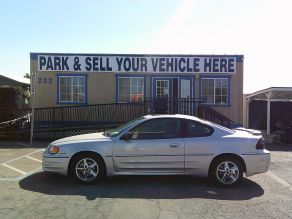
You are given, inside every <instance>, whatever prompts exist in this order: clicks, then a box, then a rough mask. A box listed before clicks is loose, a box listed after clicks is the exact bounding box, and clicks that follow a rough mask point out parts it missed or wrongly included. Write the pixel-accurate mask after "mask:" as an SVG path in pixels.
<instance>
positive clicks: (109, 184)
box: [0, 142, 292, 219]
mask: <svg viewBox="0 0 292 219" xmlns="http://www.w3.org/2000/svg"><path fill="white" fill-rule="evenodd" d="M46 145H47V143H44V142H39V143H35V144H34V145H33V147H31V146H29V145H27V144H26V143H23V142H0V164H1V165H0V188H1V193H0V218H167V219H170V218H292V168H291V167H292V145H290V146H289V145H273V146H270V147H269V149H270V150H271V152H272V163H271V168H270V170H269V171H268V172H267V173H264V174H260V175H256V176H253V177H249V178H246V179H245V180H244V181H243V183H241V184H240V185H239V186H238V187H235V188H229V189H224V188H218V187H216V186H214V185H212V184H210V183H209V181H208V180H207V179H204V178H195V177H191V176H131V177H130V176H124V177H114V178H108V179H105V180H104V181H102V182H100V183H98V184H95V185H90V186H85V185H79V184H76V183H75V182H73V181H72V180H71V179H70V178H67V177H64V176H60V175H58V174H53V173H46V172H42V171H41V154H42V152H43V150H44V148H45V146H46Z"/></svg>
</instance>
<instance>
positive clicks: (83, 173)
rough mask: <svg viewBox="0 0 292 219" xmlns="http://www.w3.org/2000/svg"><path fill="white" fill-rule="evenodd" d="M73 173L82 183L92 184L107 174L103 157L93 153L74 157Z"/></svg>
mask: <svg viewBox="0 0 292 219" xmlns="http://www.w3.org/2000/svg"><path fill="white" fill-rule="evenodd" d="M70 173H71V175H72V176H73V177H74V179H75V180H77V181H78V182H80V183H83V184H92V183H95V182H97V181H99V180H101V179H102V178H103V177H104V175H105V167H104V164H103V161H102V159H101V158H100V157H99V156H97V155H95V154H93V153H83V154H80V155H77V156H76V157H75V158H73V161H72V165H71V170H70Z"/></svg>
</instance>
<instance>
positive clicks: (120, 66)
mask: <svg viewBox="0 0 292 219" xmlns="http://www.w3.org/2000/svg"><path fill="white" fill-rule="evenodd" d="M116 60H117V63H118V69H119V71H122V70H121V68H122V62H123V58H120V59H119V58H118V57H117V58H116Z"/></svg>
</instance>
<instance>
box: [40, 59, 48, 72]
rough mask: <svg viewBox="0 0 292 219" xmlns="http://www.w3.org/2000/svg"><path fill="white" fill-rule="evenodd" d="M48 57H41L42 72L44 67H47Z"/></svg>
mask: <svg viewBox="0 0 292 219" xmlns="http://www.w3.org/2000/svg"><path fill="white" fill-rule="evenodd" d="M46 63H47V62H46V57H44V56H40V70H43V67H44V66H45V65H46Z"/></svg>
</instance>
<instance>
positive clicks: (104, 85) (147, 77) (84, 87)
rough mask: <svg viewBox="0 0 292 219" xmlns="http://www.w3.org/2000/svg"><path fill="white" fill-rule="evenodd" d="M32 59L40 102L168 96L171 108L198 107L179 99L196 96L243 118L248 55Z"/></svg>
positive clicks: (64, 103)
mask: <svg viewBox="0 0 292 219" xmlns="http://www.w3.org/2000/svg"><path fill="white" fill-rule="evenodd" d="M30 59H31V62H30V64H31V73H35V75H36V80H35V81H36V84H35V94H36V95H35V106H36V107H38V108H41V107H60V106H74V105H80V104H81V105H90V104H105V103H127V102H141V101H142V102H143V101H146V100H149V99H152V100H153V99H160V100H161V99H166V100H168V101H165V107H164V108H165V112H166V113H169V112H174V113H188V111H189V110H194V111H195V110H196V107H195V106H194V105H192V104H189V105H187V106H185V105H183V106H181V105H178V104H176V103H177V100H178V99H194V98H195V99H202V100H204V103H203V104H205V105H208V106H210V107H212V108H213V109H214V110H216V111H217V112H218V113H221V114H222V115H224V116H226V117H227V118H229V119H231V120H232V121H233V122H234V123H236V124H242V123H243V118H242V117H243V105H242V104H243V61H244V60H243V55H150V54H147V55H146V54H68V53H31V55H30ZM162 102H163V101H162ZM152 107H155V104H154V105H152Z"/></svg>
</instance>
